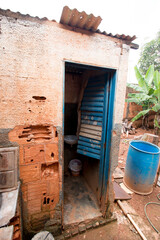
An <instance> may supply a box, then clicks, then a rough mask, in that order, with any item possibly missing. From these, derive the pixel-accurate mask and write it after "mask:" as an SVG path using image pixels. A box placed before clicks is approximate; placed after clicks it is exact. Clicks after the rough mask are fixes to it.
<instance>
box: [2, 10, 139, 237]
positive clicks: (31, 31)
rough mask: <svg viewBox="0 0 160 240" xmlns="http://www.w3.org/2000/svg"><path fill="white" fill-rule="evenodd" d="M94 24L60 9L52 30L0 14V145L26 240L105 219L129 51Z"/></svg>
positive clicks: (122, 39)
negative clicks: (74, 163) (13, 152)
mask: <svg viewBox="0 0 160 240" xmlns="http://www.w3.org/2000/svg"><path fill="white" fill-rule="evenodd" d="M100 21H101V19H100V17H98V18H96V17H94V16H93V15H87V14H86V13H85V12H82V13H79V12H78V11H77V10H76V9H74V10H70V9H69V8H67V7H65V8H64V10H63V13H62V17H61V21H60V23H57V22H56V21H54V20H53V21H49V20H48V19H46V18H45V19H39V18H38V17H31V16H29V15H22V14H20V13H13V12H11V11H9V10H0V26H1V30H0V46H1V47H0V54H1V61H0V80H1V104H0V108H1V115H0V133H1V135H0V147H2V148H4V147H5V148H7V147H15V146H17V147H18V149H19V154H18V156H19V158H18V179H19V180H20V182H21V187H20V189H21V190H20V193H21V200H22V222H23V229H24V233H25V234H26V235H27V234H30V233H36V232H39V231H40V230H44V229H46V230H49V231H51V232H53V233H55V234H58V232H59V231H60V230H61V229H62V226H65V225H70V224H75V223H79V222H85V221H86V220H88V219H96V218H98V217H104V218H109V217H111V215H112V213H113V200H114V194H113V187H112V173H113V171H114V169H115V167H116V166H117V159H118V150H119V147H118V146H119V141H120V132H121V121H122V117H123V107H124V101H125V90H126V80H127V69H128V55H129V50H130V48H136V47H137V46H136V45H135V44H133V43H132V41H133V40H134V39H135V36H133V37H130V36H126V35H118V34H117V35H112V34H107V33H106V32H101V31H99V30H97V26H98V24H99V23H100ZM66 135H74V136H77V138H78V142H76V144H68V143H67V142H64V136H65V137H66ZM72 159H79V160H80V161H81V164H82V170H81V171H80V175H79V176H72V173H71V171H70V170H69V169H68V165H69V163H70V160H72Z"/></svg>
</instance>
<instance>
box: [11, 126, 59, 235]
mask: <svg viewBox="0 0 160 240" xmlns="http://www.w3.org/2000/svg"><path fill="white" fill-rule="evenodd" d="M38 136H39V137H38ZM9 137H10V140H11V141H13V142H17V143H18V144H19V146H20V148H19V149H20V151H19V173H20V180H21V191H22V199H23V212H24V214H23V215H24V219H25V227H26V228H27V229H28V231H39V230H41V229H43V228H44V225H45V223H46V222H47V221H48V220H50V219H54V218H55V224H54V225H57V222H59V225H60V224H61V214H58V211H56V205H57V204H58V203H59V191H60V185H59V162H58V160H59V150H58V133H57V129H56V128H55V127H52V126H50V125H47V126H46V125H44V126H43V125H42V126H40V125H38V126H36V125H32V126H29V127H25V126H17V127H15V128H14V129H13V130H12V131H11V132H10V133H9ZM53 211H54V212H53ZM51 213H52V214H51ZM52 226H53V224H52Z"/></svg>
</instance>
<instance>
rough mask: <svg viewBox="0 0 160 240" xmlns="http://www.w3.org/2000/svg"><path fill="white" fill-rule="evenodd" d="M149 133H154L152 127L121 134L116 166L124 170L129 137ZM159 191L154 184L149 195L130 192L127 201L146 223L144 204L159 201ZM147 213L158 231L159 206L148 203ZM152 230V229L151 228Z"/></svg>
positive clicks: (147, 223) (159, 227) (159, 223)
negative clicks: (130, 196)
mask: <svg viewBox="0 0 160 240" xmlns="http://www.w3.org/2000/svg"><path fill="white" fill-rule="evenodd" d="M146 132H147V133H151V134H154V132H153V129H150V130H148V131H146V130H144V129H141V128H139V129H137V130H136V134H135V135H129V136H128V137H126V136H121V143H120V150H119V159H118V167H119V168H121V169H122V170H123V171H124V168H125V163H126V158H127V152H128V147H129V141H130V140H131V139H135V137H136V136H139V135H143V134H144V133H146ZM158 145H159V147H160V139H159V144H158ZM158 193H160V187H158V186H156V187H154V188H153V192H152V193H151V194H150V195H147V196H142V195H139V194H135V193H133V194H132V199H131V200H128V203H129V204H130V205H131V206H132V207H133V208H134V209H135V211H136V212H137V213H138V214H139V216H140V217H141V218H142V219H143V220H144V222H145V223H146V225H148V226H150V224H149V222H148V220H147V218H146V216H145V213H144V206H145V204H146V203H148V202H157V203H160V201H159V200H158V198H157V194H158ZM147 214H148V216H149V218H150V219H151V221H152V223H153V224H154V225H155V227H156V228H157V229H158V230H159V231H160V206H158V205H149V206H147ZM153 231H154V230H153Z"/></svg>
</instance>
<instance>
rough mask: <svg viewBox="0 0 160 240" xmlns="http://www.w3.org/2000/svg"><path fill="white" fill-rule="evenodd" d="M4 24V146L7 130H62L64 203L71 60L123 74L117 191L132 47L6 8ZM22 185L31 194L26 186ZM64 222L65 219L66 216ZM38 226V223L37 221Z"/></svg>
mask: <svg viewBox="0 0 160 240" xmlns="http://www.w3.org/2000/svg"><path fill="white" fill-rule="evenodd" d="M0 25H1V33H0V46H1V47H0V54H1V60H0V82H1V83H0V84H1V104H0V111H1V115H0V128H1V129H2V145H3V133H5V135H6V130H5V129H13V128H15V129H16V126H32V125H45V124H47V125H51V126H54V127H56V128H58V129H59V132H60V134H59V141H58V146H59V163H60V167H59V169H60V170H59V182H60V199H62V192H61V191H62V181H63V180H62V169H63V164H62V156H63V138H62V129H63V92H64V89H63V88H64V68H65V61H70V62H75V63H81V64H87V65H92V66H99V67H104V68H112V69H116V70H117V84H116V97H115V108H114V126H113V129H114V133H113V136H112V147H111V162H110V175H109V176H110V177H109V185H108V186H109V188H108V189H110V188H112V185H111V183H110V182H111V175H112V172H113V170H114V168H115V167H116V164H117V156H118V147H117V143H118V141H119V137H120V134H119V131H120V126H121V125H120V124H121V120H122V116H123V107H124V100H125V89H126V88H125V86H126V79H127V70H128V54H129V46H128V45H127V44H125V42H122V40H119V39H116V38H112V37H109V36H104V35H102V34H98V33H90V32H87V31H85V30H78V29H73V28H71V27H67V26H64V25H61V24H58V23H56V22H54V21H48V20H40V19H37V18H31V17H27V16H25V17H24V16H23V15H20V14H12V13H10V12H7V11H3V10H0ZM35 97H36V98H35ZM37 97H38V98H37ZM39 97H40V98H39ZM13 134H14V130H13ZM51 141H52V140H51ZM9 144H10V142H9ZM26 168H27V166H26ZM20 175H21V173H20ZM28 186H29V185H28ZM22 187H24V193H25V185H24V186H22ZM108 197H109V201H110V202H112V201H113V191H111V192H109V193H108ZM106 204H107V203H106ZM25 207H26V202H25V204H24V208H25ZM56 207H57V206H56ZM60 208H61V206H60V207H59V206H58V211H59V209H60ZM55 209H56V208H55ZM55 213H57V212H56V211H55ZM58 214H59V212H58ZM39 216H40V215H39V213H37V216H35V217H36V219H39ZM31 217H32V216H31ZM42 219H43V218H42ZM45 219H47V220H48V216H47V217H46V216H45V214H44V222H45ZM59 219H61V214H60V216H59ZM36 221H37V220H36ZM33 222H35V220H34V219H33ZM36 224H39V223H36Z"/></svg>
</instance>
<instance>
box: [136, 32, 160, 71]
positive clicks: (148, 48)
mask: <svg viewBox="0 0 160 240" xmlns="http://www.w3.org/2000/svg"><path fill="white" fill-rule="evenodd" d="M152 64H153V65H154V69H155V70H158V71H160V32H158V34H157V37H156V38H155V39H153V40H152V41H150V42H148V43H146V44H145V45H144V46H143V47H142V50H141V54H140V59H139V62H138V66H139V70H140V71H141V73H143V74H145V73H146V72H147V70H148V68H149V66H150V65H152Z"/></svg>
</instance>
